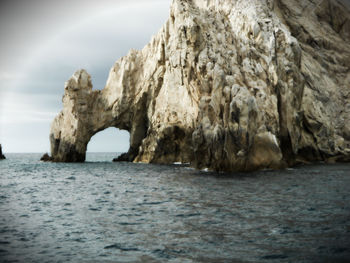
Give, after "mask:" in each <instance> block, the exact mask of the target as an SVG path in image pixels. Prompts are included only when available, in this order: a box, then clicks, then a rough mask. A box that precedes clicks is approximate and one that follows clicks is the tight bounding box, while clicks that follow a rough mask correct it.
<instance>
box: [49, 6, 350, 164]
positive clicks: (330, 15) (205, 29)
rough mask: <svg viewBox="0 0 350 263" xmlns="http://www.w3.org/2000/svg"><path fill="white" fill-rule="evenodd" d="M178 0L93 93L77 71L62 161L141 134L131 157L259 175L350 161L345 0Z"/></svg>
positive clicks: (70, 88) (59, 122) (59, 139)
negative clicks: (112, 138)
mask: <svg viewBox="0 0 350 263" xmlns="http://www.w3.org/2000/svg"><path fill="white" fill-rule="evenodd" d="M316 2H317V3H315V1H305V0H275V1H274V0H250V1H246V0H244V1H243V0H233V1H232V0H191V1H188V0H174V1H173V3H172V6H171V12H170V18H169V19H168V21H167V22H166V23H165V25H164V26H163V27H162V29H161V30H160V32H159V33H158V34H157V35H156V36H155V37H153V38H152V40H151V42H150V43H149V44H148V45H147V46H146V47H145V48H144V49H142V50H141V51H137V50H131V51H130V52H129V54H128V55H127V56H125V57H123V58H121V59H120V60H118V61H117V62H116V63H115V65H114V66H113V67H112V69H111V70H110V73H109V77H108V80H107V83H106V86H105V87H104V89H102V90H92V84H91V78H90V75H89V74H88V73H87V72H86V71H85V70H79V71H77V72H76V73H75V74H74V75H73V76H72V78H71V79H69V80H68V82H66V84H65V94H64V96H63V110H62V112H61V113H60V114H59V115H58V116H57V117H56V118H55V120H54V121H53V123H52V126H51V134H50V140H51V153H52V157H53V160H54V161H62V162H80V161H84V160H85V152H86V147H87V144H88V142H89V140H90V138H91V137H92V136H93V135H94V134H95V133H97V132H99V131H101V130H103V129H105V128H108V127H117V128H119V129H124V130H127V131H129V133H130V149H129V151H128V152H127V153H126V154H124V155H123V156H121V157H120V158H119V160H124V161H134V162H147V163H173V162H186V163H188V162H189V163H191V165H192V166H194V167H197V168H205V167H208V168H209V169H212V170H223V171H235V170H240V171H249V170H255V169H261V168H281V167H285V166H288V165H293V164H295V163H296V162H311V161H329V162H333V161H348V160H349V159H350V158H349V156H350V44H349V43H350V13H349V10H348V9H347V8H346V7H345V6H344V5H343V4H342V3H341V2H339V1H336V0H334V1H331V0H323V1H316Z"/></svg>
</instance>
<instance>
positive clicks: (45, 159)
mask: <svg viewBox="0 0 350 263" xmlns="http://www.w3.org/2000/svg"><path fill="white" fill-rule="evenodd" d="M40 161H43V162H51V161H53V158H52V157H51V156H50V155H49V154H48V153H44V155H43V156H42V157H41V158H40Z"/></svg>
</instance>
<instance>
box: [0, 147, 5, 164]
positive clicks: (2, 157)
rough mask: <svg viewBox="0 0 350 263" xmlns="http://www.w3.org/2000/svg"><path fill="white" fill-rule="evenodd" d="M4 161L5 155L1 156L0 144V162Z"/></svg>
mask: <svg viewBox="0 0 350 263" xmlns="http://www.w3.org/2000/svg"><path fill="white" fill-rule="evenodd" d="M4 159H6V157H5V155H3V154H2V148H1V144H0V160H4Z"/></svg>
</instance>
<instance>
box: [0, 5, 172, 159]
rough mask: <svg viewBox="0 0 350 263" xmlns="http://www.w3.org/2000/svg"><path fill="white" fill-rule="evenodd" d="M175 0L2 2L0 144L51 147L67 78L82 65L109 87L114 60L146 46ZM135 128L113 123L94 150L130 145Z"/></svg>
mask: <svg viewBox="0 0 350 263" xmlns="http://www.w3.org/2000/svg"><path fill="white" fill-rule="evenodd" d="M170 3H171V0H99V1H95V0H84V1H83V0H74V1H67V0H60V1H55V0H50V1H49V0H5V1H4V0H2V1H0V35H1V41H0V144H2V147H3V151H4V152H5V153H6V152H49V151H50V143H49V133H50V124H51V122H52V120H53V119H54V117H55V116H56V115H57V114H58V113H59V112H60V110H61V109H62V102H61V99H62V95H63V93H64V82H65V81H66V80H68V79H69V78H70V76H71V75H72V74H73V73H74V72H75V71H76V70H77V69H80V68H84V69H86V70H87V71H88V72H89V73H90V75H91V76H92V83H93V86H94V89H102V88H103V87H104V85H105V83H106V80H107V77H108V73H109V70H110V68H111V67H112V65H113V64H114V62H115V61H116V60H117V59H119V58H120V57H122V56H124V55H126V54H127V53H128V51H129V50H130V49H131V48H133V49H142V48H143V47H144V46H145V45H146V44H147V43H148V42H149V41H150V39H151V37H152V35H155V34H156V33H157V32H158V31H159V30H160V28H161V26H162V25H163V24H164V22H165V21H166V19H167V18H168V16H169V9H170ZM128 148H129V133H128V132H126V131H119V130H118V129H116V128H109V129H106V130H105V131H102V132H100V133H98V134H96V135H95V136H94V137H92V139H91V141H90V142H89V144H88V151H89V152H123V151H127V150H128Z"/></svg>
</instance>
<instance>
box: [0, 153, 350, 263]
mask: <svg viewBox="0 0 350 263" xmlns="http://www.w3.org/2000/svg"><path fill="white" fill-rule="evenodd" d="M41 155H42V154H6V157H7V159H6V160H3V161H0V262H1V263H3V262H26V263H27V262H181V263H182V262H217V263H220V262H332V263H333V262H350V164H344V163H343V164H327V165H325V164H313V165H303V166H297V167H294V168H290V169H285V170H279V171H272V170H264V171H258V172H253V173H215V172H206V171H198V170H195V169H192V168H190V167H189V166H188V165H182V164H172V165H155V164H141V163H126V162H120V163H113V162H111V160H112V159H113V158H114V157H116V156H117V154H116V153H88V155H87V162H85V163H44V162H40V161H39V159H40V157H41Z"/></svg>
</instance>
